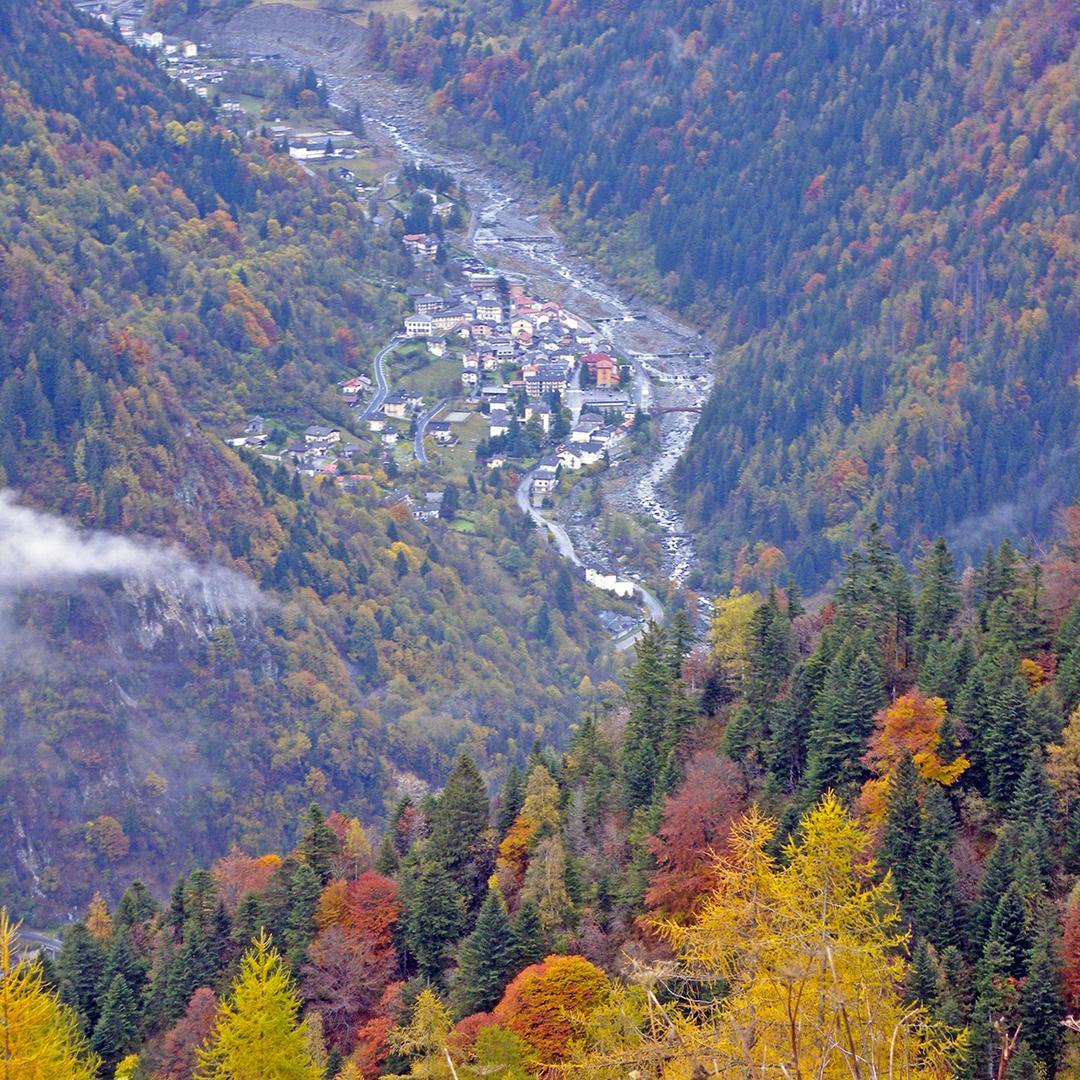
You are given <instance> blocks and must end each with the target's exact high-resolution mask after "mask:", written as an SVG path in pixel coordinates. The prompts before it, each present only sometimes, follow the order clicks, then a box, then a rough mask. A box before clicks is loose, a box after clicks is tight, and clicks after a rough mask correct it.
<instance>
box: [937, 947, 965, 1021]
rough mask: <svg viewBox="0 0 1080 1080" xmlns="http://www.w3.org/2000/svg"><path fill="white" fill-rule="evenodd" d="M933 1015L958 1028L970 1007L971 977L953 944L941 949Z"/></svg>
mask: <svg viewBox="0 0 1080 1080" xmlns="http://www.w3.org/2000/svg"><path fill="white" fill-rule="evenodd" d="M938 966H939V968H940V972H939V975H938V987H937V994H936V1004H935V1007H934V1015H935V1017H936V1018H937V1019H938V1020H939V1021H941V1023H943V1024H947V1025H948V1026H949V1027H951V1028H956V1029H957V1030H959V1029H960V1028H962V1027H963V1026H964V1024H965V1023H966V1020H967V1017H968V1015H969V1010H970V1008H971V979H970V975H969V972H968V967H967V964H965V963H964V958H963V956H962V955H961V953H960V950H959V949H958V948H956V947H955V946H950V947H949V948H947V949H942V951H941V954H940V957H939V965H938Z"/></svg>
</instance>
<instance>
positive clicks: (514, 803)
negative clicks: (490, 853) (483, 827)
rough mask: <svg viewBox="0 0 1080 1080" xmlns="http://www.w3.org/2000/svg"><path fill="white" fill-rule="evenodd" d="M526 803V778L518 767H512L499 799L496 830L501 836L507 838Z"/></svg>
mask: <svg viewBox="0 0 1080 1080" xmlns="http://www.w3.org/2000/svg"><path fill="white" fill-rule="evenodd" d="M524 801H525V777H524V776H522V774H521V770H520V769H519V768H518V767H517V765H516V764H515V765H511V766H510V769H509V771H508V772H507V774H506V782H505V783H504V784H503V787H502V793H501V795H500V798H499V813H498V816H497V818H496V821H495V828H496V831H497V832H498V834H499V836H500V837H502V836H505V835H506V834H507V832H508V831H509V830H510V826H511V825H513V824H514V818H516V817H517V816H518V814H519V813H520V812H521V804H522V803H523V802H524Z"/></svg>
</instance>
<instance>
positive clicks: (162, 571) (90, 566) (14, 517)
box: [0, 491, 261, 618]
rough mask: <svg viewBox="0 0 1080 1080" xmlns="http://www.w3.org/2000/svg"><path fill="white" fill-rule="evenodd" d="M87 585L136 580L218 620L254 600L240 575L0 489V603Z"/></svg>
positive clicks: (249, 608)
mask: <svg viewBox="0 0 1080 1080" xmlns="http://www.w3.org/2000/svg"><path fill="white" fill-rule="evenodd" d="M88 580H98V581H109V580H114V581H136V582H140V583H142V584H143V585H146V586H151V587H155V588H159V589H162V590H163V591H165V592H168V593H171V594H173V595H177V596H180V597H181V598H183V599H184V600H185V601H186V602H187V603H190V604H194V605H198V606H201V607H204V608H206V609H209V610H211V611H213V612H214V613H215V614H217V615H218V616H220V617H224V618H228V617H229V616H230V615H235V614H242V613H245V612H250V611H253V610H254V609H256V608H257V607H259V606H260V603H261V601H260V596H259V593H258V590H257V589H256V588H255V586H254V585H253V584H252V583H251V582H250V581H248V580H247V579H246V578H243V577H241V576H240V575H239V574H236V573H234V572H233V571H231V570H227V569H225V568H224V567H221V566H214V565H201V564H199V563H196V562H195V561H194V560H193V559H191V557H190V556H189V555H187V554H186V553H185V552H184V551H183V550H182V549H181V548H179V547H177V546H175V545H166V544H162V543H160V542H158V541H156V540H150V539H144V538H139V537H134V538H133V537H125V536H115V535H113V534H111V533H105V532H97V531H93V530H87V529H76V528H73V527H72V526H71V525H69V524H68V523H67V522H66V521H64V520H63V519H62V518H59V517H56V516H54V515H52V514H45V513H42V512H40V511H37V510H33V509H31V508H30V507H27V506H22V505H20V504H19V503H18V502H16V499H15V494H14V492H12V491H0V602H3V601H5V600H11V599H13V598H14V597H15V596H17V595H18V594H20V593H24V592H28V591H54V592H63V591H65V590H67V589H70V588H74V587H76V586H77V585H79V584H80V583H83V582H86V581H88Z"/></svg>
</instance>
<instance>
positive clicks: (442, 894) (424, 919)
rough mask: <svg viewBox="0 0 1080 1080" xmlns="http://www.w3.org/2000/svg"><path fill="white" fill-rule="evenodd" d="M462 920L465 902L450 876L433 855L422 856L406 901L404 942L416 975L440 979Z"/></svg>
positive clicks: (436, 981) (435, 981)
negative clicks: (413, 886) (410, 894)
mask: <svg viewBox="0 0 1080 1080" xmlns="http://www.w3.org/2000/svg"><path fill="white" fill-rule="evenodd" d="M464 924H465V905H464V901H463V899H462V896H461V892H460V890H459V889H458V887H457V885H456V883H455V882H454V879H453V878H452V877H451V876H450V874H449V873H448V872H447V870H446V867H445V866H444V865H443V864H442V863H441V862H439V861H438V860H436V859H425V860H424V862H423V864H422V865H421V867H420V873H419V875H418V877H417V879H416V884H415V892H414V893H413V895H412V896H411V897H410V898H409V901H408V914H407V915H406V918H405V944H406V947H407V948H408V950H409V952H410V953H412V955H413V957H414V959H415V960H416V967H417V971H418V972H419V974H420V977H421V978H423V979H427V980H428V982H431V983H438V982H440V981H441V980H442V974H443V970H444V969H445V967H446V964H447V960H448V958H449V954H450V948H451V946H452V945H453V943H454V942H455V941H456V940H457V937H458V935H459V934H460V933H461V930H462V927H463V926H464Z"/></svg>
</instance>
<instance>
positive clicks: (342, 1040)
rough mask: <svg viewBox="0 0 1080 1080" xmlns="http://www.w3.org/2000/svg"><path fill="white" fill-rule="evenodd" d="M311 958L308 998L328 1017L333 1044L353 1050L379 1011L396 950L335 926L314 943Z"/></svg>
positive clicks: (327, 1028) (326, 1023)
mask: <svg viewBox="0 0 1080 1080" xmlns="http://www.w3.org/2000/svg"><path fill="white" fill-rule="evenodd" d="M308 956H309V958H310V959H309V962H308V963H307V964H305V965H304V969H303V972H302V983H303V990H304V1000H305V1001H306V1002H307V1004H308V1006H309V1007H310V1008H312V1009H314V1010H315V1011H316V1012H318V1013H319V1014H320V1015H321V1016H322V1019H323V1030H324V1031H325V1033H326V1038H327V1041H328V1042H329V1043H330V1045H331V1046H333V1047H335V1048H336V1049H338V1050H340V1051H341V1052H342V1053H346V1054H347V1053H348V1052H349V1051H350V1050H352V1048H353V1045H354V1040H355V1038H356V1031H357V1028H358V1027H359V1026H360V1025H361V1024H362V1023H364V1022H365V1021H367V1020H371V1019H372V1018H373V1017H374V1015H375V1013H376V1011H377V1006H378V1004H379V999H380V997H381V995H382V992H383V990H384V989H385V988H386V985H387V983H388V982H389V981H390V976H391V975H392V974H393V972H394V968H395V966H396V963H397V957H396V955H395V952H394V948H393V946H392V945H391V946H390V947H389V948H387V947H385V946H384V945H380V944H379V943H378V942H377V941H373V940H372V939H370V938H365V937H362V936H357V935H353V934H351V933H350V932H349V931H348V930H346V929H345V928H343V927H341V926H330V927H327V928H326V929H325V930H323V931H321V932H320V933H319V935H318V936H317V937H316V938H315V940H314V941H313V942H312V943H311V945H310V947H309V948H308Z"/></svg>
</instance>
